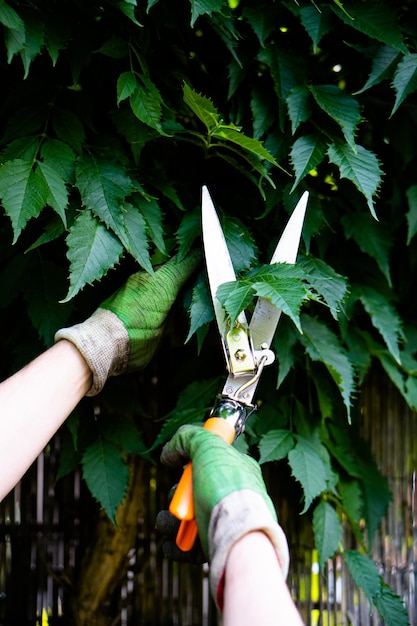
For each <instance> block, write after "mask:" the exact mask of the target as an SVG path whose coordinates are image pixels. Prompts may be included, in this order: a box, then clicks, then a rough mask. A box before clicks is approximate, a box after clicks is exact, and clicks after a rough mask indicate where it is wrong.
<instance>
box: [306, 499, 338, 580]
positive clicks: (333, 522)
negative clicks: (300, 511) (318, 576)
mask: <svg viewBox="0 0 417 626" xmlns="http://www.w3.org/2000/svg"><path fill="white" fill-rule="evenodd" d="M313 531H314V540H315V544H316V547H317V550H318V552H319V564H320V568H321V569H323V568H324V565H325V563H326V561H327V560H328V559H330V558H331V557H332V556H333V555H334V553H335V552H336V550H337V549H338V547H339V544H340V543H341V541H342V535H343V528H342V522H341V521H340V519H339V516H338V515H337V513H336V511H335V510H334V508H333V507H332V506H331V505H330V504H329V503H328V502H325V501H324V500H323V501H321V502H319V504H318V505H317V506H316V508H315V509H314V511H313Z"/></svg>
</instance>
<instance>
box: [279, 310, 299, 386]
mask: <svg viewBox="0 0 417 626" xmlns="http://www.w3.org/2000/svg"><path fill="white" fill-rule="evenodd" d="M298 340H299V333H298V332H296V330H295V328H294V326H293V325H292V324H291V323H290V322H289V321H288V318H284V319H281V320H280V323H279V325H278V329H277V332H276V333H275V336H274V346H275V354H276V358H277V361H278V379H277V389H278V388H279V387H280V386H281V384H282V383H283V381H284V380H285V378H286V376H287V375H288V374H289V372H290V371H291V369H292V368H293V366H294V363H295V356H294V350H293V348H294V346H295V345H296V343H297V342H298Z"/></svg>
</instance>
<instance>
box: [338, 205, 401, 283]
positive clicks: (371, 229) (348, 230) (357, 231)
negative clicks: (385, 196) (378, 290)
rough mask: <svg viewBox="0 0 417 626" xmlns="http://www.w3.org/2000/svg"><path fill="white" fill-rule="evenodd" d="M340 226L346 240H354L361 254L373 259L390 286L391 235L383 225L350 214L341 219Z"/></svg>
mask: <svg viewBox="0 0 417 626" xmlns="http://www.w3.org/2000/svg"><path fill="white" fill-rule="evenodd" d="M341 221H342V224H343V226H344V229H345V235H346V238H347V239H351V238H352V239H354V241H355V243H356V244H357V245H358V246H359V248H360V249H361V250H362V252H365V254H369V256H370V257H372V258H373V259H375V261H376V262H377V264H378V266H379V269H380V270H381V272H382V273H383V275H384V276H385V278H386V279H387V282H388V285H390V286H391V271H390V265H389V254H390V249H391V247H392V244H393V242H392V235H391V233H390V232H389V230H388V228H386V227H385V226H384V225H383V224H380V223H378V225H377V227H376V223H375V220H373V219H372V218H371V216H370V215H369V214H366V213H358V212H352V213H350V214H347V215H345V216H343V217H342V219H341Z"/></svg>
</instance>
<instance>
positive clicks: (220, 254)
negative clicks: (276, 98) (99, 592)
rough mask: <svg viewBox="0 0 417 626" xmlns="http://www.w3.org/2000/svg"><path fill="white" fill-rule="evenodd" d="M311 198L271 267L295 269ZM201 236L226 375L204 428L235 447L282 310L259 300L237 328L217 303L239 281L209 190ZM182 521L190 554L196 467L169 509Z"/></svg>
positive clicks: (187, 472)
mask: <svg viewBox="0 0 417 626" xmlns="http://www.w3.org/2000/svg"><path fill="white" fill-rule="evenodd" d="M307 202H308V192H307V191H306V192H304V194H303V195H302V196H301V198H300V200H299V202H298V204H297V206H296V207H295V209H294V211H293V213H292V215H291V217H290V219H289V221H288V223H287V226H286V227H285V230H284V232H283V234H282V236H281V239H280V240H279V242H278V245H277V247H276V249H275V252H274V254H273V256H272V259H271V263H292V264H293V263H295V262H296V259H297V254H298V248H299V244H300V239H301V232H302V228H303V223H304V216H305V212H306V208H307ZM202 231H203V247H204V255H205V261H206V268H207V275H208V282H209V287H210V293H211V298H212V302H213V307H214V314H215V318H216V322H217V327H218V331H219V334H220V340H221V345H222V347H223V352H224V357H225V361H226V366H227V370H228V376H227V379H226V383H225V385H224V387H223V390H222V392H221V393H220V394H219V396H218V398H217V401H216V403H215V405H214V407H213V409H212V411H211V413H210V415H209V417H208V419H207V420H206V421H205V423H204V428H206V429H208V430H210V431H211V432H213V433H215V434H216V435H218V436H219V437H221V438H222V439H223V440H224V441H226V442H227V443H229V444H231V443H233V441H234V439H235V437H237V436H239V435H240V434H241V433H242V432H243V431H244V429H245V424H246V421H247V419H248V418H249V416H250V415H251V414H252V413H253V411H254V410H255V409H256V405H254V404H252V400H253V396H254V394H255V391H256V388H257V385H258V382H259V379H260V376H261V374H262V371H263V369H264V367H265V366H267V365H270V364H271V363H272V362H273V361H274V359H275V354H274V352H273V351H272V350H271V348H270V346H271V343H272V339H273V337H274V334H275V331H276V328H277V325H278V322H279V319H280V316H281V310H280V309H278V308H277V307H276V306H275V305H274V304H272V302H271V301H269V300H268V299H266V298H263V297H260V298H258V300H257V302H256V305H255V308H254V311H253V314H252V317H251V321H250V323H249V324H248V322H247V318H246V314H245V312H244V311H242V312H241V313H240V315H239V316H238V318H237V321H236V323H235V324H234V325H233V327H231V326H230V322H229V318H228V316H227V315H226V312H225V310H224V308H223V306H222V304H221V303H220V301H219V300H218V298H217V295H216V294H217V290H218V288H219V286H220V285H222V284H223V283H226V282H231V281H235V280H236V276H235V272H234V269H233V265H232V261H231V258H230V254H229V250H228V247H227V243H226V240H225V237H224V234H223V231H222V227H221V225H220V221H219V218H218V216H217V213H216V209H215V208H214V204H213V201H212V199H211V196H210V193H209V191H208V189H207V188H206V187H203V190H202ZM169 510H170V512H171V513H172V514H173V515H174V516H175V517H176V518H177V519H179V520H180V526H179V530H178V533H177V536H176V544H177V546H178V547H179V548H180V549H181V550H183V551H188V550H191V548H192V547H193V545H194V542H195V539H196V537H197V525H196V522H195V518H194V505H193V494H192V464H191V462H189V463H188V465H187V466H186V467H185V469H184V472H183V475H182V477H181V479H180V481H179V483H178V485H177V488H176V490H175V493H174V496H173V498H172V500H171V503H170V506H169Z"/></svg>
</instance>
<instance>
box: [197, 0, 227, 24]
mask: <svg viewBox="0 0 417 626" xmlns="http://www.w3.org/2000/svg"><path fill="white" fill-rule="evenodd" d="M190 4H191V27H193V26H194V24H195V22H196V20H197V19H198V18H199V17H200V15H211V14H212V13H213V12H216V11H221V10H222V7H223V0H190Z"/></svg>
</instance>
